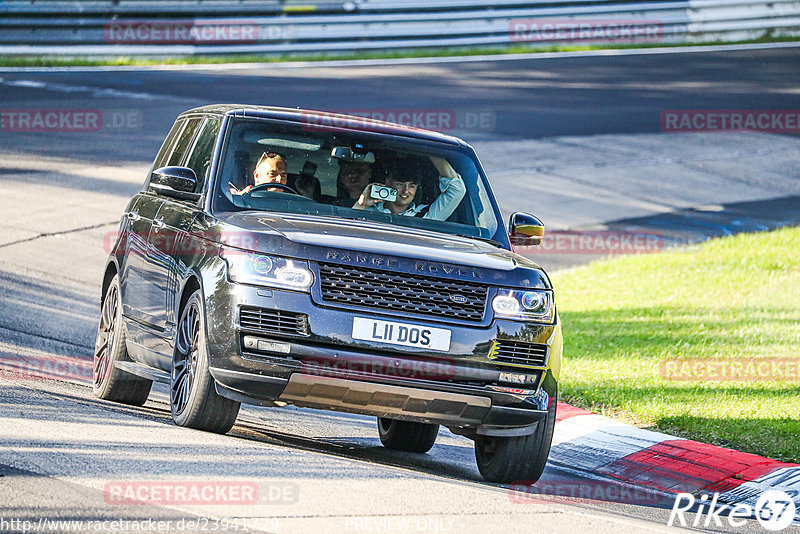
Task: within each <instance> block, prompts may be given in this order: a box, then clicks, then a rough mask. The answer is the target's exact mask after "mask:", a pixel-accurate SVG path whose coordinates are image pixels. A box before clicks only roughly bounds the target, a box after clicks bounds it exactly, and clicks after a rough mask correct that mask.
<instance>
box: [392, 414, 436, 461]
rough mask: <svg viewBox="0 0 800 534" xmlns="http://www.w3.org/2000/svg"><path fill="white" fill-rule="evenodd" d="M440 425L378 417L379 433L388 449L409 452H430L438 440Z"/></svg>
mask: <svg viewBox="0 0 800 534" xmlns="http://www.w3.org/2000/svg"><path fill="white" fill-rule="evenodd" d="M438 434H439V425H434V424H429V423H415V422H413V421H399V420H397V419H389V418H386V417H379V418H378V435H379V436H380V438H381V443H383V446H384V447H386V448H387V449H394V450H397V451H408V452H420V453H422V452H428V451H429V450H431V447H433V444H434V443H435V442H436V436H437V435H438Z"/></svg>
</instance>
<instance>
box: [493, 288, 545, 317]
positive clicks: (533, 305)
mask: <svg viewBox="0 0 800 534" xmlns="http://www.w3.org/2000/svg"><path fill="white" fill-rule="evenodd" d="M492 309H493V310H494V313H495V315H496V316H497V317H502V318H504V319H516V320H518V321H535V322H537V323H548V324H550V323H552V322H553V318H554V316H555V306H554V305H553V293H552V292H551V291H541V290H519V289H501V290H499V291H498V292H497V295H495V297H494V299H492Z"/></svg>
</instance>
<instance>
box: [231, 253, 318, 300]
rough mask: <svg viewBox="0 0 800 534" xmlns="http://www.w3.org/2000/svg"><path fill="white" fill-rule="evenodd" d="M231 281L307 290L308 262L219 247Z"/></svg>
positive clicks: (311, 277)
mask: <svg viewBox="0 0 800 534" xmlns="http://www.w3.org/2000/svg"><path fill="white" fill-rule="evenodd" d="M220 256H222V259H224V260H225V262H226V263H227V264H228V277H229V278H230V279H231V281H232V282H238V283H240V284H251V285H256V286H269V287H280V288H284V289H296V290H298V291H308V288H309V287H310V286H311V282H312V281H313V280H314V277H313V275H312V274H311V271H310V270H309V269H308V262H306V261H303V260H293V259H289V258H280V257H277V256H268V255H266V254H257V253H251V252H244V251H239V250H233V249H228V248H223V249H222V252H220Z"/></svg>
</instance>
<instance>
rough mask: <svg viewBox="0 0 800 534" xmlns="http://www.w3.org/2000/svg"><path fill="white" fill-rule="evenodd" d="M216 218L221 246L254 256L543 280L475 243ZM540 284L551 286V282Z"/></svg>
mask: <svg viewBox="0 0 800 534" xmlns="http://www.w3.org/2000/svg"><path fill="white" fill-rule="evenodd" d="M219 220H220V223H221V228H220V231H221V235H222V241H223V243H225V244H227V245H229V246H234V247H238V248H246V249H249V250H253V251H257V252H265V253H272V254H279V255H280V254H284V255H291V256H295V257H305V258H309V259H319V260H324V259H333V261H336V260H337V259H338V258H341V257H342V255H343V253H346V252H352V253H355V254H359V253H362V254H367V255H379V256H385V257H389V256H391V257H400V258H408V259H411V260H414V261H424V262H440V263H443V264H450V265H459V266H467V267H472V268H476V269H480V270H484V269H485V270H491V271H494V272H497V271H528V273H529V274H531V275H532V274H533V272H532V271H536V276H533V278H542V279H543V280H546V277H545V275H544V273H543V271H542V270H541V268H540V267H539V266H538V265H537V264H536V263H534V262H533V261H531V260H529V259H527V258H525V257H523V256H520V255H518V254H515V253H513V252H511V251H509V250H506V249H503V248H499V247H496V246H494V245H492V244H491V243H486V242H483V241H480V240H477V239H470V238H465V237H459V236H455V235H447V234H441V233H437V232H430V231H425V230H418V229H415V228H408V227H401V226H395V225H391V224H384V223H376V222H374V221H358V220H350V219H341V218H336V219H333V218H330V217H318V216H308V215H302V216H298V215H288V214H280V215H276V214H273V213H264V212H237V213H230V214H224V215H222V216H220V217H219ZM518 274H523V273H518ZM514 278H516V277H514ZM525 285H527V284H525ZM536 285H539V284H536ZM544 285H545V286H549V281H547V282H544Z"/></svg>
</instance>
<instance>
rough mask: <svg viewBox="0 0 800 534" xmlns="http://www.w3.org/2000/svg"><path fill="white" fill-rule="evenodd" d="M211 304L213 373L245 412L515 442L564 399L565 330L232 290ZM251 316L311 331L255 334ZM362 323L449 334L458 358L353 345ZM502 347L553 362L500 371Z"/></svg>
mask: <svg viewBox="0 0 800 534" xmlns="http://www.w3.org/2000/svg"><path fill="white" fill-rule="evenodd" d="M206 302H207V306H206V313H207V324H208V325H209V326H208V341H209V343H208V347H209V359H210V362H209V363H210V372H211V374H212V376H213V377H214V379H215V381H216V383H217V389H218V391H219V393H220V394H221V395H223V396H226V397H228V398H232V399H234V400H238V401H241V402H246V403H252V404H265V405H268V404H272V403H273V401H283V402H287V403H292V404H295V405H298V406H308V407H313V408H322V409H328V410H339V411H345V412H350V413H362V414H367V415H374V416H378V417H391V418H395V419H405V420H410V421H418V422H427V423H438V424H443V425H446V426H449V427H451V428H452V429H462V430H464V431H465V432H467V433H478V434H488V435H513V433H514V432H516V433H518V434H525V433H528V432H530V431H532V429H533V428H534V426H535V423H536V422H537V421H539V420H541V419H542V418H543V417H544V416H545V415H546V414H547V409H548V407H549V405H550V402H551V401H552V399H553V398H554V396H555V394H556V389H557V377H558V369H559V367H560V358H561V345H560V339H561V333H560V325H558V324H554V325H535V324H526V323H520V322H515V321H502V320H494V321H492V322H491V323H490V324H488V325H465V324H463V323H460V324H448V323H447V322H444V321H426V320H412V319H409V318H408V317H403V316H393V315H390V314H384V313H378V312H376V313H374V314H369V313H366V314H365V313H363V312H360V311H358V312H356V311H353V310H347V309H345V308H341V307H328V306H325V307H322V306H319V305H317V304H315V303H314V302H313V301H312V298H311V296H310V295H308V294H306V293H299V292H294V291H283V290H276V289H269V290H267V289H263V288H256V287H251V286H245V285H239V284H232V283H229V282H227V281H221V282H220V283H219V285H218V286H217V287H216V288H215V290H214V291H213V292H209V293H207V300H206ZM242 306H248V307H257V308H263V309H267V310H281V311H287V312H295V313H303V314H306V315H307V316H308V317H307V331H305V332H304V333H303V335H265V334H264V333H263V332H262V333H259V332H253V331H248V329H247V328H243V327H242V326H240V324H239V321H238V317H239V310H240V308H241V307H242ZM354 316H361V317H368V318H377V319H384V320H393V321H400V322H404V323H412V324H419V325H420V326H426V325H427V326H435V327H438V328H448V329H450V330H451V332H452V335H451V346H450V351H449V352H447V353H442V352H431V351H428V350H425V349H419V348H415V347H400V346H391V345H385V344H380V345H379V344H377V343H370V342H365V341H361V340H355V339H352V337H351V332H352V325H353V317H354ZM495 339H512V340H520V341H526V342H535V343H546V344H548V345H549V346H550V351H549V354H548V358H547V361H546V363H545V365H541V366H539V367H535V368H534V367H518V366H509V365H499V364H497V363H496V362H493V361H492V360H491V359H490V358H489V352H490V349H491V346H492V342H493V340H495ZM259 342H263V344H262V343H259ZM509 375H513V377H514V381H513V382H512V381H509V380H508V378H509ZM509 432H510V433H511V434H508V433H509Z"/></svg>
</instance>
